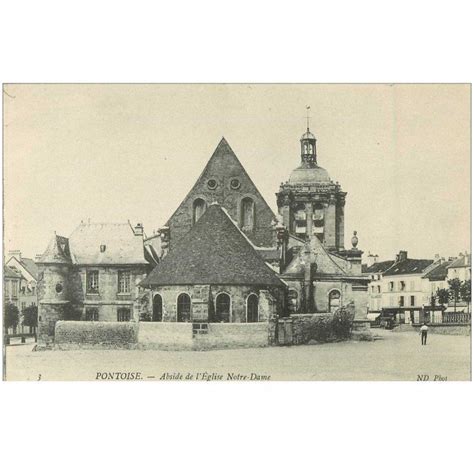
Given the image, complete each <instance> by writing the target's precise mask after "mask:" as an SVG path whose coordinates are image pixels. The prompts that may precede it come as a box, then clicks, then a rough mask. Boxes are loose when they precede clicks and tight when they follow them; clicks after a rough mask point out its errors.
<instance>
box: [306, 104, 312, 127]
mask: <svg viewBox="0 0 474 474" xmlns="http://www.w3.org/2000/svg"><path fill="white" fill-rule="evenodd" d="M310 110H311V106H310V105H307V106H306V130H307V131H308V132H309V119H310V118H311V117H310V116H309V111H310Z"/></svg>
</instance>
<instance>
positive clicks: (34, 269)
mask: <svg viewBox="0 0 474 474" xmlns="http://www.w3.org/2000/svg"><path fill="white" fill-rule="evenodd" d="M20 263H21V264H22V265H23V266H24V267H25V268H26V270H27V271H28V273H29V274H30V275H31V276H32V277H33V278H34V279H35V280H37V279H38V266H37V265H36V263H35V261H34V260H33V259H32V258H24V257H22V258H21V262H20Z"/></svg>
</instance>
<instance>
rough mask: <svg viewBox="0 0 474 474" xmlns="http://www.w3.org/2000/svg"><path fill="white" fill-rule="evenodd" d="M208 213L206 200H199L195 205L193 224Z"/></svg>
mask: <svg viewBox="0 0 474 474" xmlns="http://www.w3.org/2000/svg"><path fill="white" fill-rule="evenodd" d="M205 212H206V201H204V199H201V198H198V199H196V200H195V201H194V203H193V224H196V222H197V221H198V220H199V219H200V218H201V216H202V215H203V214H204V213H205Z"/></svg>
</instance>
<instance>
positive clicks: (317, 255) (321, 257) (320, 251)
mask: <svg viewBox="0 0 474 474" xmlns="http://www.w3.org/2000/svg"><path fill="white" fill-rule="evenodd" d="M308 252H309V254H310V259H311V263H314V264H316V275H347V271H346V268H345V266H346V265H347V261H345V260H344V259H343V258H341V257H339V256H337V255H334V254H331V253H330V252H329V251H328V250H326V248H325V247H324V245H323V244H322V243H321V241H320V240H319V239H318V237H316V236H315V235H313V236H312V238H311V240H310V242H309V243H305V244H304V245H302V246H299V247H298V250H297V251H296V252H294V254H293V258H292V260H291V261H290V262H289V264H288V266H287V267H286V268H285V270H284V272H283V274H284V275H300V274H301V273H302V272H303V271H304V270H303V268H304V265H303V262H302V260H303V258H304V254H305V253H308Z"/></svg>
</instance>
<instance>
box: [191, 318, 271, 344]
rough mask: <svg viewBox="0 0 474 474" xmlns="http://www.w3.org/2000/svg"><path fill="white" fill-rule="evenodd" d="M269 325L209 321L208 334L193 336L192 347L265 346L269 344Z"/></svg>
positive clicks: (265, 323) (263, 323)
mask: <svg viewBox="0 0 474 474" xmlns="http://www.w3.org/2000/svg"><path fill="white" fill-rule="evenodd" d="M268 331H269V325H268V323H267V322H262V323H244V324H240V323H211V324H209V333H208V334H199V335H195V337H194V349H195V350H206V349H236V348H245V347H266V346H268V344H269V334H268Z"/></svg>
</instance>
